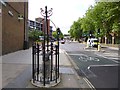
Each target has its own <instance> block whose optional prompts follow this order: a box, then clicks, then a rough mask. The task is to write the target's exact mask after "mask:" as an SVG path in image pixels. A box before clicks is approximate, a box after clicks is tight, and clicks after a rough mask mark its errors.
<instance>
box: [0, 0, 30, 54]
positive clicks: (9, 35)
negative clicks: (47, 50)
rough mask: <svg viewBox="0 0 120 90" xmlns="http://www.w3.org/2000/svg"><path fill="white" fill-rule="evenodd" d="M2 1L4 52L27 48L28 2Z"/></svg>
mask: <svg viewBox="0 0 120 90" xmlns="http://www.w3.org/2000/svg"><path fill="white" fill-rule="evenodd" d="M0 3H2V54H7V53H10V52H15V51H18V50H21V49H25V48H27V47H26V46H27V44H28V36H27V20H28V2H3V1H2V2H0Z"/></svg>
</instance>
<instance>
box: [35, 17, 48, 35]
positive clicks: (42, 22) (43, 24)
mask: <svg viewBox="0 0 120 90" xmlns="http://www.w3.org/2000/svg"><path fill="white" fill-rule="evenodd" d="M35 21H37V22H40V23H41V28H42V31H44V29H45V25H46V23H45V21H44V18H40V17H39V18H35ZM47 21H48V22H47V23H48V33H49V34H50V20H49V19H48V20H47ZM45 32H46V33H47V31H45Z"/></svg>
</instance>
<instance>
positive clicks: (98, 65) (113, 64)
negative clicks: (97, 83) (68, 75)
mask: <svg viewBox="0 0 120 90" xmlns="http://www.w3.org/2000/svg"><path fill="white" fill-rule="evenodd" d="M101 66H118V64H105V65H89V66H88V68H87V69H90V68H91V67H101Z"/></svg>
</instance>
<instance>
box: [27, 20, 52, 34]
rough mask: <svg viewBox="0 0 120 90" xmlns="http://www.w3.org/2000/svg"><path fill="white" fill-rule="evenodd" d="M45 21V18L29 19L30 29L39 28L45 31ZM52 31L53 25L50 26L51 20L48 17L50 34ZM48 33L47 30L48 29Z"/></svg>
mask: <svg viewBox="0 0 120 90" xmlns="http://www.w3.org/2000/svg"><path fill="white" fill-rule="evenodd" d="M45 25H46V23H45V21H44V18H35V21H33V20H29V29H31V30H32V29H33V28H34V29H37V30H40V31H44V29H45ZM50 31H52V26H50V20H49V19H48V33H49V34H50ZM46 33H47V31H46Z"/></svg>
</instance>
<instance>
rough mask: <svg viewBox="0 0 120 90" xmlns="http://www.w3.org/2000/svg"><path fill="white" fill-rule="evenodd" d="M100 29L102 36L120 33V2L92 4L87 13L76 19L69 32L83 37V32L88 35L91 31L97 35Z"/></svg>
mask: <svg viewBox="0 0 120 90" xmlns="http://www.w3.org/2000/svg"><path fill="white" fill-rule="evenodd" d="M98 29H100V35H99V36H100V37H104V36H109V35H110V34H111V33H112V34H111V35H116V36H118V35H119V34H120V2H98V3H96V4H95V5H94V6H90V7H89V8H88V10H87V11H86V13H85V15H84V16H83V17H82V18H79V20H77V21H74V23H73V24H72V25H71V27H70V30H69V33H70V35H71V37H74V38H78V37H81V33H83V34H84V35H88V34H89V32H90V31H91V32H92V34H93V35H94V36H97V33H98Z"/></svg>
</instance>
